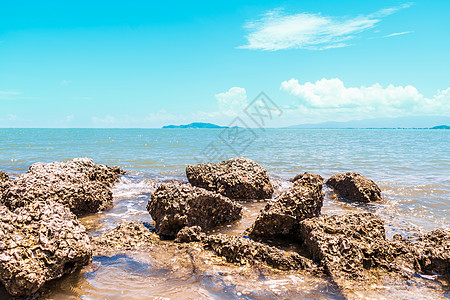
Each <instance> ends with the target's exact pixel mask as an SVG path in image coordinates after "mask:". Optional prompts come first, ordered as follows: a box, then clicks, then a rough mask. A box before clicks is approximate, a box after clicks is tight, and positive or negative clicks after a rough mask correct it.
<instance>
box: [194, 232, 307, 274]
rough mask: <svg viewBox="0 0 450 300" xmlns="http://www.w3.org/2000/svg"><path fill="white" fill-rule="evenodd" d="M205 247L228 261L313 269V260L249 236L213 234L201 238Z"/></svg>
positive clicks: (278, 267)
mask: <svg viewBox="0 0 450 300" xmlns="http://www.w3.org/2000/svg"><path fill="white" fill-rule="evenodd" d="M203 241H204V243H205V244H206V245H207V247H209V248H211V249H212V250H213V251H214V252H215V253H216V254H217V255H219V256H223V257H225V259H226V260H227V261H228V262H230V263H237V264H241V265H245V264H250V265H254V264H257V263H260V262H263V263H266V264H267V265H269V266H270V267H272V268H276V269H280V270H299V269H313V268H314V267H315V266H314V264H313V262H312V261H311V260H309V259H307V258H305V257H303V256H301V255H299V254H298V253H295V252H290V251H284V250H281V249H278V248H275V247H271V246H268V245H265V244H262V243H259V242H255V241H253V240H251V239H249V238H244V237H238V236H228V235H225V234H215V235H210V236H207V237H205V238H204V239H203Z"/></svg>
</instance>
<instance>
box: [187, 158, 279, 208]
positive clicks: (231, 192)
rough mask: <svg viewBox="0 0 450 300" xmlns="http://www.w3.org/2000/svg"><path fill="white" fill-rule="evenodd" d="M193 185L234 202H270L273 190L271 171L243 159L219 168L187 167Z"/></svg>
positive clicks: (213, 165) (218, 164) (223, 164)
mask: <svg viewBox="0 0 450 300" xmlns="http://www.w3.org/2000/svg"><path fill="white" fill-rule="evenodd" d="M186 176H187V178H188V180H189V183H190V184H192V185H193V186H198V187H201V188H204V189H207V190H210V191H215V192H217V193H219V194H222V195H224V196H226V197H229V198H231V199H242V200H246V199H269V198H272V194H273V187H272V184H271V183H270V180H269V175H268V174H267V171H266V170H265V169H264V168H263V167H262V166H261V165H259V164H257V163H256V162H254V161H252V160H250V159H246V158H243V157H237V158H233V159H230V160H227V161H223V162H220V163H217V164H210V163H207V164H200V165H195V166H191V165H189V166H187V167H186Z"/></svg>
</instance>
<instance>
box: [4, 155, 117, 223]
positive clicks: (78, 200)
mask: <svg viewBox="0 0 450 300" xmlns="http://www.w3.org/2000/svg"><path fill="white" fill-rule="evenodd" d="M122 173H123V171H122V170H120V169H119V168H117V167H108V166H105V165H98V164H95V163H94V162H93V161H92V160H91V159H88V158H78V159H74V160H71V161H67V162H53V163H48V164H44V163H36V164H34V165H32V166H31V167H30V169H29V171H28V172H27V173H25V174H22V175H21V176H19V177H18V178H17V179H16V180H14V181H13V182H12V184H11V185H10V186H9V187H8V188H7V189H6V190H5V191H4V193H3V195H2V197H1V201H2V202H3V203H4V204H5V205H6V206H8V207H9V208H10V209H15V208H17V207H21V206H24V205H27V204H29V203H32V202H34V201H37V200H53V201H55V202H59V203H62V204H64V205H66V206H67V207H69V208H70V210H71V211H72V212H73V213H75V214H77V215H83V214H86V213H93V212H97V211H102V210H106V209H108V208H110V207H112V204H113V197H112V191H111V187H112V186H113V185H114V182H116V181H117V179H118V176H119V174H122Z"/></svg>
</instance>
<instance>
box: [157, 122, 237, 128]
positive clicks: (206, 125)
mask: <svg viewBox="0 0 450 300" xmlns="http://www.w3.org/2000/svg"><path fill="white" fill-rule="evenodd" d="M163 128H228V126H219V125H216V124H212V123H201V122H195V123H190V124H187V125H167V126H163Z"/></svg>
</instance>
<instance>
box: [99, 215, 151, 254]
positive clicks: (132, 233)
mask: <svg viewBox="0 0 450 300" xmlns="http://www.w3.org/2000/svg"><path fill="white" fill-rule="evenodd" d="M158 241H159V237H158V236H157V235H156V234H155V233H152V232H150V230H149V229H148V228H147V227H145V225H144V224H142V223H141V222H136V221H125V222H123V223H121V224H120V225H119V226H117V227H116V228H114V229H112V230H111V231H109V232H107V233H105V234H102V235H99V236H96V237H93V238H92V247H93V249H94V254H95V255H105V253H108V252H118V251H123V250H136V249H141V248H147V247H149V245H152V244H154V243H155V242H158Z"/></svg>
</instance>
